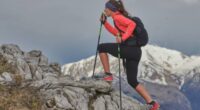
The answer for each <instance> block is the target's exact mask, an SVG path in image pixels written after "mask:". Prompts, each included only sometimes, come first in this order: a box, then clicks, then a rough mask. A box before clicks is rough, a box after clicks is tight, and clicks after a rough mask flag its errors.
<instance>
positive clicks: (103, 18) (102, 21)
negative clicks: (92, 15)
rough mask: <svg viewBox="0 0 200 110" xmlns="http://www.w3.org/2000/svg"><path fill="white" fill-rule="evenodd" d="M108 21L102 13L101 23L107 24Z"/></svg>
mask: <svg viewBox="0 0 200 110" xmlns="http://www.w3.org/2000/svg"><path fill="white" fill-rule="evenodd" d="M106 20H107V16H106V15H105V14H104V13H102V15H101V18H100V21H101V23H102V24H105V22H106Z"/></svg>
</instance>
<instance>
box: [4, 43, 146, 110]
mask: <svg viewBox="0 0 200 110" xmlns="http://www.w3.org/2000/svg"><path fill="white" fill-rule="evenodd" d="M83 74H84V73H83ZM85 74H86V73H85ZM0 85H1V87H0V92H1V94H0V100H3V99H5V97H8V96H13V97H17V100H20V101H19V102H16V103H14V102H15V101H13V100H14V99H13V97H11V98H10V102H9V100H6V101H4V102H7V103H3V102H1V101H0V108H1V109H3V110H8V109H9V110H38V109H39V110H119V91H118V90H116V89H114V88H113V86H112V84H109V83H107V82H105V81H101V80H94V79H84V80H80V81H75V80H73V78H72V77H70V76H64V75H63V74H62V72H61V66H60V65H59V64H58V63H49V62H48V58H47V57H46V56H44V55H43V54H42V52H41V51H38V50H33V51H30V52H24V51H22V50H21V49H20V48H19V47H18V46H17V45H13V44H6V45H2V46H1V47H0ZM10 89H12V90H11V91H16V92H10V93H9V92H8V91H10ZM6 93H9V94H6ZM30 96H33V97H38V98H33V100H28V99H32V98H30ZM122 101H123V110H148V106H146V105H143V104H141V103H140V102H139V101H137V100H135V99H133V98H131V97H128V96H126V95H124V94H123V95H122ZM9 103H10V104H9ZM12 103H14V104H13V105H12ZM6 104H7V105H6ZM19 105H20V106H19ZM13 107H15V108H13Z"/></svg>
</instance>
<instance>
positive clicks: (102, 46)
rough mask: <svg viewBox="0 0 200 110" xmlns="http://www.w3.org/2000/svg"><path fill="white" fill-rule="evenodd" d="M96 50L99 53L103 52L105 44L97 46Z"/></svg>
mask: <svg viewBox="0 0 200 110" xmlns="http://www.w3.org/2000/svg"><path fill="white" fill-rule="evenodd" d="M97 50H98V51H99V53H101V52H105V44H104V43H101V44H99V45H98V47H97Z"/></svg>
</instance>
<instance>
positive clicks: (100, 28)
mask: <svg viewBox="0 0 200 110" xmlns="http://www.w3.org/2000/svg"><path fill="white" fill-rule="evenodd" d="M102 26H103V23H102V22H101V25H100V29H99V38H98V42H97V50H96V56H95V60H94V67H93V75H92V78H93V77H94V71H95V67H96V61H97V54H98V46H99V42H100V37H101V31H102Z"/></svg>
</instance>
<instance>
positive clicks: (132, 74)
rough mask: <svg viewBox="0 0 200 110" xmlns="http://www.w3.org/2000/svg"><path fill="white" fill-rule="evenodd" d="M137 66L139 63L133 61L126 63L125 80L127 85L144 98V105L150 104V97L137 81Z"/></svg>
mask: <svg viewBox="0 0 200 110" xmlns="http://www.w3.org/2000/svg"><path fill="white" fill-rule="evenodd" d="M138 64H139V61H135V60H127V61H126V73H127V80H128V83H129V84H130V85H131V86H132V87H133V88H134V89H135V90H136V91H137V92H138V93H139V94H140V95H141V96H142V97H143V98H144V100H145V101H146V103H150V102H152V98H151V96H150V95H149V93H148V92H147V90H146V89H145V88H144V86H143V85H142V84H140V83H139V82H138V80H137V72H138Z"/></svg>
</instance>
